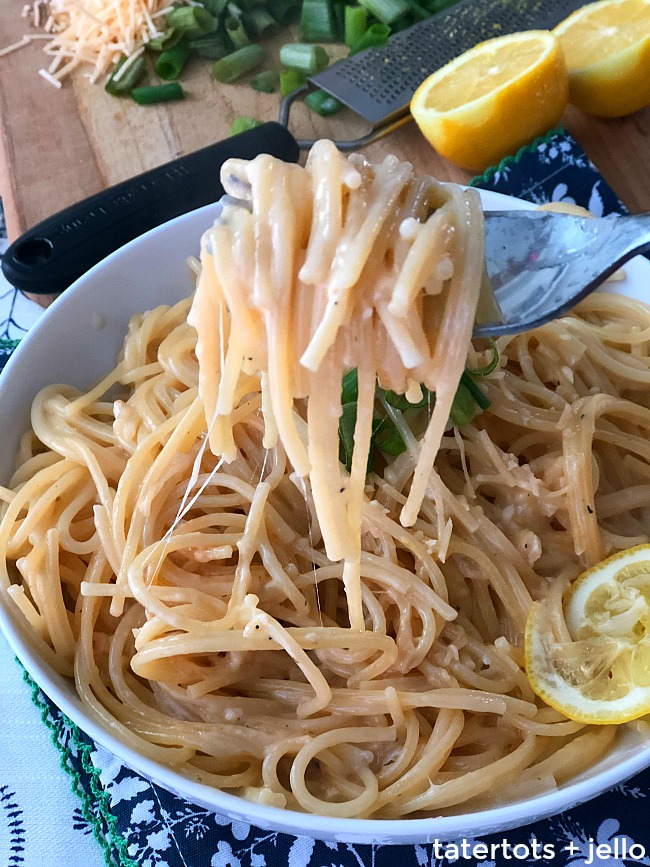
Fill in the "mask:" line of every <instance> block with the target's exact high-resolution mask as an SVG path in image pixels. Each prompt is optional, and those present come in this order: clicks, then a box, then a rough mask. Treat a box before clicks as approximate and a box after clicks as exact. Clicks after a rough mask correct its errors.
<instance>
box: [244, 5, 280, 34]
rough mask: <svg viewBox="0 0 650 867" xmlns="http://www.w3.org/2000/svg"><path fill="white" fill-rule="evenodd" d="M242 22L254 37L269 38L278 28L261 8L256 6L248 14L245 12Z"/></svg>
mask: <svg viewBox="0 0 650 867" xmlns="http://www.w3.org/2000/svg"><path fill="white" fill-rule="evenodd" d="M244 21H245V22H246V26H247V27H248V28H249V29H250V30H252V31H253V33H254V34H255V35H256V36H270V35H271V33H273V31H274V30H277V27H278V22H277V21H276V20H275V18H274V17H273V16H272V15H271V13H270V12H269V11H268V9H265V8H264V7H263V6H256V7H255V8H254V9H251V11H250V12H246V14H245V15H244Z"/></svg>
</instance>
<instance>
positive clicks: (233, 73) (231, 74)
mask: <svg viewBox="0 0 650 867" xmlns="http://www.w3.org/2000/svg"><path fill="white" fill-rule="evenodd" d="M264 57H265V54H264V49H263V48H260V46H259V45H245V46H244V47H243V48H239V49H238V50H237V51H233V52H232V54H227V55H226V56H225V57H222V58H221V60H217V62H216V63H215V64H213V66H212V77H213V78H215V79H216V80H217V81H220V82H221V83H222V84H230V82H231V81H237V79H238V78H241V77H242V76H243V75H246V73H247V72H253V70H254V69H257V67H258V66H260V64H261V63H263V61H264Z"/></svg>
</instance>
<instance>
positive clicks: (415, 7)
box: [408, 0, 431, 21]
mask: <svg viewBox="0 0 650 867" xmlns="http://www.w3.org/2000/svg"><path fill="white" fill-rule="evenodd" d="M408 4H409V8H410V12H411V15H412V16H413V17H414V18H415V20H416V21H426V20H427V18H431V12H430V11H429V10H428V9H425V8H424V6H421V5H420V4H419V3H418V2H417V0H408Z"/></svg>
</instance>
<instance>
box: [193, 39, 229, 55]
mask: <svg viewBox="0 0 650 867" xmlns="http://www.w3.org/2000/svg"><path fill="white" fill-rule="evenodd" d="M188 45H189V46H190V48H191V49H192V51H193V52H194V53H195V54H198V56H199V57H206V58H207V59H208V60H221V58H222V57H225V56H226V54H229V53H230V49H229V48H226V44H225V42H224V41H223V38H222V37H221V36H219V35H218V34H217V33H207V34H206V35H205V36H199V37H197V38H196V39H191V40H190V41H189V42H188Z"/></svg>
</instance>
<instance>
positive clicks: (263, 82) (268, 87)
mask: <svg viewBox="0 0 650 867" xmlns="http://www.w3.org/2000/svg"><path fill="white" fill-rule="evenodd" d="M279 81H280V76H279V74H278V73H277V72H276V71H275V70H274V69H266V70H265V71H264V72H260V73H259V75H256V76H255V78H254V79H253V80H252V81H251V87H252V88H253V90H258V91H260V93H275V91H276V90H277V89H278V82H279Z"/></svg>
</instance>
